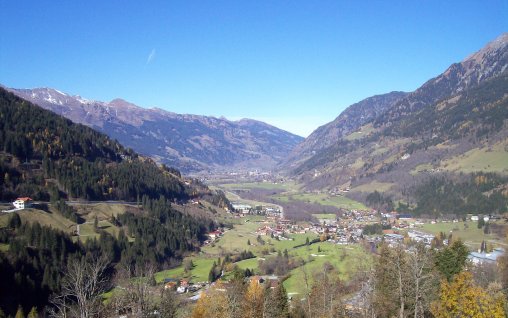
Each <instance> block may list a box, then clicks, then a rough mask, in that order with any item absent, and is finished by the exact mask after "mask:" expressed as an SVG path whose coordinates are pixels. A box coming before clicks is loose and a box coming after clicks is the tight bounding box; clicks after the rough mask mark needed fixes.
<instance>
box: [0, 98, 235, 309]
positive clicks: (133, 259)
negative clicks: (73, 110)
mask: <svg viewBox="0 0 508 318" xmlns="http://www.w3.org/2000/svg"><path fill="white" fill-rule="evenodd" d="M18 196H30V197H32V198H33V199H34V200H35V201H39V202H37V203H36V204H35V205H34V206H33V208H30V209H25V210H22V211H15V212H11V213H1V215H0V246H1V247H2V249H1V250H0V281H2V282H3V283H2V284H0V285H1V287H0V307H1V308H4V309H7V312H8V313H9V314H11V313H13V312H15V311H16V308H17V305H18V304H20V305H22V306H24V307H25V309H26V308H31V307H32V306H37V307H39V308H43V307H44V306H46V305H48V297H49V296H50V295H51V294H52V293H55V292H56V293H58V292H59V291H60V290H61V288H62V279H63V277H64V276H63V275H64V274H63V271H64V270H65V268H66V265H67V263H70V262H72V261H75V260H81V261H83V262H84V261H85V259H88V260H89V259H91V258H94V257H99V256H103V257H105V258H106V259H107V262H108V264H109V265H108V266H109V267H110V269H109V270H110V273H111V272H112V271H114V269H115V268H117V269H120V268H133V267H134V266H140V264H148V263H150V264H151V265H152V266H154V268H160V269H164V268H167V267H169V266H170V265H172V264H173V263H178V262H179V260H181V259H182V257H183V256H184V255H186V254H187V253H191V252H194V251H198V250H199V248H200V246H201V244H202V242H203V241H204V240H205V239H206V235H205V234H206V233H207V232H208V231H211V230H214V229H216V227H217V223H216V222H214V221H213V220H212V215H214V214H216V213H218V210H221V209H220V207H226V206H229V207H230V203H229V201H228V200H227V199H226V198H225V196H224V195H223V194H222V193H216V192H212V191H211V190H209V189H208V188H207V187H206V186H204V185H202V184H200V183H199V182H198V181H195V180H191V179H184V178H183V177H182V176H181V175H180V172H179V171H178V170H176V169H173V168H168V167H166V166H158V165H157V164H156V163H155V162H153V161H152V160H150V159H147V158H144V157H142V156H139V155H137V154H136V153H135V152H133V151H132V150H129V149H126V148H124V147H123V146H122V145H120V144H119V143H118V142H116V141H114V140H112V139H111V138H109V137H108V136H106V135H104V134H102V133H99V132H96V131H94V130H92V129H91V128H89V127H86V126H84V125H80V124H74V123H73V122H71V121H70V120H68V119H65V118H63V117H61V116H59V115H56V114H54V113H52V112H50V111H48V110H45V109H42V108H40V107H39V106H37V105H34V104H32V103H30V102H28V101H25V100H23V99H21V98H19V97H17V96H15V95H14V94H12V93H10V92H8V91H6V90H4V89H3V88H0V201H8V200H13V199H14V198H16V197H18ZM69 199H71V200H72V201H71V202H69V201H66V200H69ZM191 199H192V201H191ZM88 200H101V201H103V202H94V203H90V202H89V201H88ZM109 200H121V201H134V203H131V204H126V203H119V202H115V201H109ZM194 203H197V204H194ZM2 206H5V204H2ZM2 210H3V208H2ZM7 286H8V288H7Z"/></svg>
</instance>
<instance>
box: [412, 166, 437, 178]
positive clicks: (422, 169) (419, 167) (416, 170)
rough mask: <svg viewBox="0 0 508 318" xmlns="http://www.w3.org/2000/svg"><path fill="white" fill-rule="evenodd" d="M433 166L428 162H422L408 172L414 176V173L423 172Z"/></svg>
mask: <svg viewBox="0 0 508 318" xmlns="http://www.w3.org/2000/svg"><path fill="white" fill-rule="evenodd" d="M433 168H434V166H433V165H431V164H430V163H424V164H421V165H418V166H416V167H415V168H414V169H413V170H411V172H410V174H411V175H413V176H414V175H417V174H419V173H420V172H423V171H426V170H431V169H433Z"/></svg>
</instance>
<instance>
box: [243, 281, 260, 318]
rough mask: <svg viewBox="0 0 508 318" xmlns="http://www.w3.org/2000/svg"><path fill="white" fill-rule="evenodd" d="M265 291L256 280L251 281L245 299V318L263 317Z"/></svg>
mask: <svg viewBox="0 0 508 318" xmlns="http://www.w3.org/2000/svg"><path fill="white" fill-rule="evenodd" d="M263 302H264V290H263V287H262V286H261V284H260V283H259V281H258V280H256V279H251V281H250V283H249V286H248V287H247V291H246V292H245V297H244V306H243V317H244V318H262V317H263Z"/></svg>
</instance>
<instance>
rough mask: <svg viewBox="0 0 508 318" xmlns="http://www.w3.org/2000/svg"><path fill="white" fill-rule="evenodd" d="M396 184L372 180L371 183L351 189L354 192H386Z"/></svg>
mask: <svg viewBox="0 0 508 318" xmlns="http://www.w3.org/2000/svg"><path fill="white" fill-rule="evenodd" d="M394 185H395V184H393V183H389V182H379V181H372V182H371V183H366V184H362V185H359V186H356V187H354V188H352V189H351V191H352V192H366V193H371V192H374V191H379V192H386V191H388V190H390V189H391V187H393V186H394Z"/></svg>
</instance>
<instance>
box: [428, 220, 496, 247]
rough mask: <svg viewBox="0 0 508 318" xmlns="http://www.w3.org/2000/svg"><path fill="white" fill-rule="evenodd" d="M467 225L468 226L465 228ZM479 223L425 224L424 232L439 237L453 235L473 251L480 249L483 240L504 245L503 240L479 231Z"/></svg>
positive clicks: (481, 230)
mask: <svg viewBox="0 0 508 318" xmlns="http://www.w3.org/2000/svg"><path fill="white" fill-rule="evenodd" d="M464 224H466V226H464ZM477 224H478V222H474V221H467V222H458V223H453V222H447V223H444V222H439V223H435V224H424V225H423V227H422V230H423V231H425V232H428V233H430V234H434V235H436V236H437V235H439V233H441V232H444V233H445V234H446V235H449V234H450V233H452V236H453V237H455V238H460V239H461V240H462V241H463V242H464V243H465V244H466V245H467V246H469V247H470V248H471V249H474V250H476V249H478V248H479V247H480V244H481V243H482V241H483V240H485V241H487V242H492V243H502V238H498V237H496V236H495V235H494V234H484V233H483V229H479V228H478V226H477Z"/></svg>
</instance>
